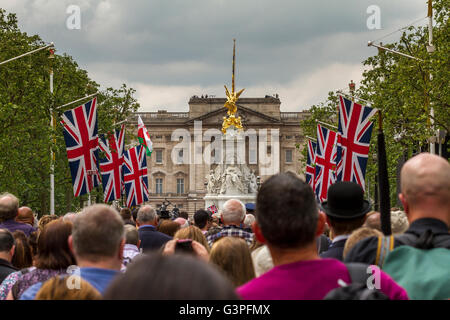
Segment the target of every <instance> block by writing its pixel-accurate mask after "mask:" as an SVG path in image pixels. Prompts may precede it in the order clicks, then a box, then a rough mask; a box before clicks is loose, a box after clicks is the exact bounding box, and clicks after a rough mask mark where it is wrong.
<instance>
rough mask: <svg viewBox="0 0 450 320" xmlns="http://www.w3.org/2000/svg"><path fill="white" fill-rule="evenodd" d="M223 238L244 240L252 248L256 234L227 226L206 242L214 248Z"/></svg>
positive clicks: (209, 237) (208, 237)
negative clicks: (216, 242) (217, 241)
mask: <svg viewBox="0 0 450 320" xmlns="http://www.w3.org/2000/svg"><path fill="white" fill-rule="evenodd" d="M223 237H238V238H242V239H244V240H245V241H246V242H247V244H248V245H249V246H251V244H252V242H253V237H254V234H253V233H251V232H247V231H245V230H244V229H242V228H239V227H236V226H225V227H223V228H222V230H220V231H219V232H217V233H214V234H211V235H209V236H207V237H206V240H208V244H209V246H210V247H212V245H213V244H214V242H215V241H216V240H218V239H220V238H223Z"/></svg>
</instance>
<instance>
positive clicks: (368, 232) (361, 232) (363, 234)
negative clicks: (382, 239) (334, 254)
mask: <svg viewBox="0 0 450 320" xmlns="http://www.w3.org/2000/svg"><path fill="white" fill-rule="evenodd" d="M379 236H383V234H382V233H381V232H380V231H378V230H377V229H373V228H369V227H361V228H359V229H356V230H355V231H353V232H352V233H351V235H350V237H348V239H347V241H345V246H344V252H343V254H342V255H343V257H344V258H345V256H346V255H347V253H348V252H349V251H350V250H351V249H352V248H353V247H354V246H355V245H356V244H357V243H358V242H359V241H361V240H364V239H366V238H369V237H379Z"/></svg>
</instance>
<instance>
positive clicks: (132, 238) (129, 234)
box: [124, 224, 139, 246]
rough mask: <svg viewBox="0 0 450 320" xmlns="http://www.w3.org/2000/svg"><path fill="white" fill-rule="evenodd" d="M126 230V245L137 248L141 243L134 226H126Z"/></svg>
mask: <svg viewBox="0 0 450 320" xmlns="http://www.w3.org/2000/svg"><path fill="white" fill-rule="evenodd" d="M124 228H125V243H128V244H134V245H135V246H137V244H138V242H139V233H138V231H137V230H136V228H135V227H134V226H132V225H131V224H126V225H125V226H124Z"/></svg>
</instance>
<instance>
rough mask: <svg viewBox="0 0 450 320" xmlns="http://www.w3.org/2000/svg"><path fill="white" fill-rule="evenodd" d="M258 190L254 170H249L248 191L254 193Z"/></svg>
mask: <svg viewBox="0 0 450 320" xmlns="http://www.w3.org/2000/svg"><path fill="white" fill-rule="evenodd" d="M257 191H258V183H257V181H256V176H255V172H254V170H252V171H251V172H250V179H249V183H248V193H256V192H257Z"/></svg>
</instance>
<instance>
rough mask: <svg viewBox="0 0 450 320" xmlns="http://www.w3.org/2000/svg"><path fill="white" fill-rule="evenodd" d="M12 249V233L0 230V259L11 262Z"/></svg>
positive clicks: (13, 244) (13, 246) (13, 243)
mask: <svg viewBox="0 0 450 320" xmlns="http://www.w3.org/2000/svg"><path fill="white" fill-rule="evenodd" d="M14 248H15V242H14V237H13V235H12V233H11V232H10V231H9V230H6V229H0V259H5V260H6V261H8V262H11V260H12V257H13V255H14Z"/></svg>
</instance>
